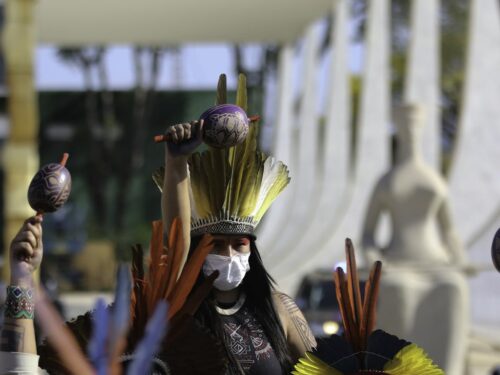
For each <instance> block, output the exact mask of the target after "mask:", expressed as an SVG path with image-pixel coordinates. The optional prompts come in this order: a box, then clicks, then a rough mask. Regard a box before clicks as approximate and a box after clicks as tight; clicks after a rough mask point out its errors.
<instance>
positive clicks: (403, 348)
mask: <svg viewBox="0 0 500 375" xmlns="http://www.w3.org/2000/svg"><path fill="white" fill-rule="evenodd" d="M346 257H347V276H346V275H345V274H344V271H343V270H342V268H337V270H336V272H335V275H334V279H335V290H336V293H337V300H338V303H339V307H340V313H341V315H342V321H343V323H344V331H345V334H344V337H341V336H337V335H332V336H330V337H329V338H328V339H326V340H323V341H318V347H317V348H316V350H315V352H313V353H310V352H308V353H306V355H305V357H304V358H301V359H299V363H297V364H296V365H295V371H293V372H292V374H296V375H369V374H374V375H375V374H386V375H403V374H404V375H444V372H443V370H441V369H440V368H438V367H437V366H436V365H435V364H434V363H433V362H432V360H431V359H430V358H429V357H428V356H427V354H426V353H425V352H424V350H423V349H422V348H420V347H418V346H417V345H415V344H413V343H411V342H408V341H406V340H401V339H399V338H398V337H396V336H393V335H391V334H389V333H387V332H384V331H382V330H380V329H379V330H376V331H374V330H373V329H374V327H375V311H376V310H375V308H376V303H377V296H378V289H379V282H380V275H381V270H382V263H381V262H376V263H375V264H374V266H373V267H372V270H371V272H370V277H369V279H368V282H367V283H366V286H365V294H364V300H363V301H362V298H361V291H360V288H359V279H358V274H357V269H356V260H355V257H354V248H353V246H352V243H351V240H349V239H347V240H346Z"/></svg>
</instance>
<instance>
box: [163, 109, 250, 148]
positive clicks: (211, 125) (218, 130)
mask: <svg viewBox="0 0 500 375" xmlns="http://www.w3.org/2000/svg"><path fill="white" fill-rule="evenodd" d="M258 119H259V116H252V117H250V118H249V117H247V114H246V112H245V111H244V110H243V109H242V108H240V107H238V106H237V105H235V104H219V105H216V106H214V107H211V108H209V109H207V110H206V111H205V112H203V113H202V115H201V116H200V120H203V134H202V137H203V141H204V142H205V143H206V144H208V145H209V146H212V147H216V148H224V147H232V146H236V145H237V144H240V143H241V142H243V141H244V140H245V138H246V136H247V134H248V126H249V123H250V122H251V121H256V120H258ZM165 141H168V138H167V137H166V136H165V135H158V136H156V137H155V142H165Z"/></svg>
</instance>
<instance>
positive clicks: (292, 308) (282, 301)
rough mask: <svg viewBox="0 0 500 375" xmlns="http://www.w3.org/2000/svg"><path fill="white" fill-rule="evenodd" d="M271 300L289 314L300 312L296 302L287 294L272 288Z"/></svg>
mask: <svg viewBox="0 0 500 375" xmlns="http://www.w3.org/2000/svg"><path fill="white" fill-rule="evenodd" d="M272 297H273V302H274V304H275V306H276V308H278V309H279V310H284V311H286V312H288V313H289V314H293V313H296V312H300V310H299V308H298V307H297V304H296V303H295V301H294V300H293V298H292V297H290V296H289V295H288V294H286V293H283V292H280V291H278V290H274V291H273V292H272Z"/></svg>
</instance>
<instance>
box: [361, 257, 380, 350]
mask: <svg viewBox="0 0 500 375" xmlns="http://www.w3.org/2000/svg"><path fill="white" fill-rule="evenodd" d="M381 274H382V262H380V261H377V262H375V263H374V265H373V266H372V269H371V271H370V277H369V279H368V282H367V283H366V285H365V300H364V304H363V320H362V322H361V335H362V340H363V343H364V345H365V346H366V344H367V343H368V336H370V334H371V333H372V331H373V329H374V328H375V323H376V320H377V310H376V308H377V299H378V292H379V286H380V276H381Z"/></svg>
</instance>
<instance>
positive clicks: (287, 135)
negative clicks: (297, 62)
mask: <svg viewBox="0 0 500 375" xmlns="http://www.w3.org/2000/svg"><path fill="white" fill-rule="evenodd" d="M293 59H294V47H293V46H292V45H291V44H286V45H284V46H282V47H281V50H280V53H279V57H278V90H277V95H276V99H277V102H276V107H277V108H276V112H277V115H276V123H275V129H274V134H273V138H274V139H273V147H272V155H273V156H274V157H276V158H277V159H278V160H281V161H282V162H283V163H285V164H286V165H287V166H288V168H289V170H291V171H292V172H291V175H292V181H293V179H294V176H293V170H295V164H294V158H293V157H292V154H293V144H294V138H295V137H294V130H293V123H294V108H293V107H294V106H293V101H294V95H293V87H292V86H293V85H292V83H293ZM293 188H294V185H293V183H292V184H291V185H290V186H288V187H287V188H286V189H285V191H284V192H283V193H281V194H280V196H279V197H278V199H277V200H276V201H275V202H274V203H273V205H272V206H271V208H270V209H269V211H268V212H267V214H266V216H264V219H263V221H262V223H261V224H260V225H259V227H258V233H257V238H258V244H259V248H260V249H261V250H263V256H265V254H267V253H268V252H269V251H272V250H273V248H274V245H275V243H274V238H275V236H276V233H279V232H280V231H281V230H282V227H281V226H282V225H283V223H284V222H285V221H286V217H287V215H288V212H289V210H290V202H291V200H292V197H293Z"/></svg>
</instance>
